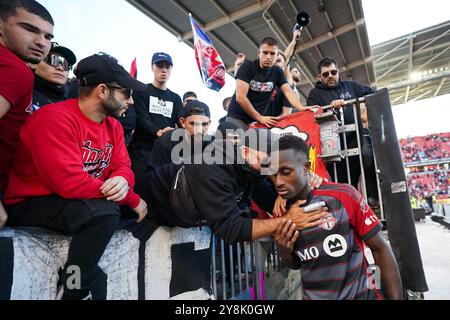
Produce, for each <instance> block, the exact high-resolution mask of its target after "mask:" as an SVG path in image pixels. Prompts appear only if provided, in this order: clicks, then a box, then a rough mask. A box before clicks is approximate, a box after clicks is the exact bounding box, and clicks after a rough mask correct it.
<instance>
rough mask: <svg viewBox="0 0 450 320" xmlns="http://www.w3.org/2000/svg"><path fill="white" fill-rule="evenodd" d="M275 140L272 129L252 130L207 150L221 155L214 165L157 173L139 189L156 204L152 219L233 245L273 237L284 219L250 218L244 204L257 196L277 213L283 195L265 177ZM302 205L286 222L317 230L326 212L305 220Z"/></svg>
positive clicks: (172, 168)
mask: <svg viewBox="0 0 450 320" xmlns="http://www.w3.org/2000/svg"><path fill="white" fill-rule="evenodd" d="M274 139H275V138H274V137H273V135H272V134H271V133H270V131H268V130H266V129H249V130H247V131H246V132H245V134H243V135H241V137H240V140H239V141H240V143H239V144H237V145H236V144H235V143H234V142H233V141H232V140H231V139H228V140H225V141H224V140H215V141H214V142H213V143H211V144H210V145H209V146H208V148H207V149H209V148H211V150H214V151H215V155H216V157H214V159H213V160H214V161H209V160H210V159H204V161H205V162H204V163H202V164H186V165H184V166H182V167H181V168H180V167H179V166H175V165H164V166H161V167H159V168H157V169H155V170H153V171H151V172H150V173H148V174H147V175H146V176H145V177H144V178H143V179H142V180H141V181H140V182H138V184H137V185H136V192H137V193H138V194H139V195H140V196H141V197H142V198H143V199H144V200H145V201H147V202H149V203H151V206H150V209H149V218H150V219H152V220H154V221H155V222H156V223H157V224H159V225H165V226H169V227H174V226H179V227H184V228H186V227H187V228H189V227H195V226H201V225H205V224H206V225H208V226H209V227H210V228H211V230H212V231H213V232H214V233H215V234H217V235H218V236H220V237H221V238H222V239H223V240H225V241H226V242H227V243H230V244H231V243H236V242H240V241H250V240H256V239H260V238H263V237H266V236H270V235H272V234H273V232H274V231H275V229H276V228H277V226H278V224H279V223H280V221H281V220H282V218H274V219H269V220H258V219H251V218H245V217H243V216H242V209H241V207H240V206H239V204H240V202H241V201H246V200H247V199H248V197H249V196H250V195H251V198H252V199H253V201H255V202H256V203H257V204H258V206H259V207H260V208H262V209H264V210H266V211H267V212H271V211H272V209H273V206H274V202H275V199H276V197H277V194H276V191H275V190H274V188H273V184H272V183H271V182H270V181H268V180H267V179H265V177H264V176H262V175H261V174H262V172H263V170H264V168H263V166H264V164H265V163H266V162H265V160H267V152H268V151H269V149H270V146H271V144H272V142H273V141H274ZM225 151H228V152H229V151H234V152H231V153H226V152H225ZM222 156H223V157H224V158H226V159H224V158H223V157H222ZM300 204H301V202H298V203H297V204H296V205H294V206H292V207H291V208H290V209H289V210H288V211H287V215H286V219H291V220H292V221H293V222H295V224H296V226H297V228H298V229H299V230H302V229H304V228H308V227H311V226H315V225H317V224H318V223H319V219H320V218H322V217H323V216H324V213H323V209H322V210H321V209H319V210H316V211H314V212H312V213H311V214H304V213H303V209H301V208H300V207H299V205H300Z"/></svg>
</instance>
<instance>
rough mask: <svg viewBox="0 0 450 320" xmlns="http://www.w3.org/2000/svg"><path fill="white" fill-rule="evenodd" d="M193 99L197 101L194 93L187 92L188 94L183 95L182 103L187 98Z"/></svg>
mask: <svg viewBox="0 0 450 320" xmlns="http://www.w3.org/2000/svg"><path fill="white" fill-rule="evenodd" d="M191 97H192V98H195V99H197V95H196V94H195V92H194V91H188V92H186V93H185V94H183V102H184V100H186V99H187V98H191Z"/></svg>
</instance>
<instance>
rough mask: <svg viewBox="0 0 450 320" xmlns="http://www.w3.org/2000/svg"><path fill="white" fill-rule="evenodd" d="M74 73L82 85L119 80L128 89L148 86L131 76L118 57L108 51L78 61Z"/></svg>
mask: <svg viewBox="0 0 450 320" xmlns="http://www.w3.org/2000/svg"><path fill="white" fill-rule="evenodd" d="M74 74H75V75H76V77H77V78H78V80H79V81H80V85H81V86H82V87H83V86H97V85H99V84H101V83H104V84H107V83H112V82H117V83H118V84H120V85H121V86H123V87H124V88H126V89H133V90H136V91H141V90H145V89H146V88H147V86H146V85H145V84H143V83H142V82H140V81H137V80H136V79H134V78H133V77H131V76H130V74H129V73H128V71H126V70H125V69H124V68H123V67H122V66H121V65H120V64H119V62H118V61H117V59H116V58H114V57H112V56H110V55H107V54H106V53H99V54H94V55H92V56H89V57H87V58H84V59H83V60H81V61H80V62H79V63H78V65H77V67H76V69H75V71H74Z"/></svg>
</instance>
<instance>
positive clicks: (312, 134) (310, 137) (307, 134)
mask: <svg viewBox="0 0 450 320" xmlns="http://www.w3.org/2000/svg"><path fill="white" fill-rule="evenodd" d="M251 127H252V128H265V126H263V125H262V124H259V123H256V124H253V125H251ZM270 131H271V132H272V133H274V134H276V135H277V136H278V137H282V136H284V135H288V134H293V135H296V136H298V137H300V138H302V139H303V140H305V141H306V143H307V144H308V147H309V161H310V162H311V172H313V173H316V174H317V175H319V176H320V177H322V178H325V179H328V181H331V178H330V176H329V174H328V171H327V168H326V166H325V164H324V163H323V161H322V159H321V158H320V156H321V155H322V145H321V142H320V126H319V125H318V124H317V123H316V121H315V119H314V113H313V112H297V113H294V114H291V115H289V116H285V117H280V120H279V121H278V122H277V125H276V126H275V127H273V128H271V129H270Z"/></svg>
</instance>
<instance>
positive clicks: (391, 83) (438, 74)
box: [372, 20, 450, 104]
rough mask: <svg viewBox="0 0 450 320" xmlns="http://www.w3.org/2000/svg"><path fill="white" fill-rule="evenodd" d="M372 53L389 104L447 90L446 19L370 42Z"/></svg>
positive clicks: (449, 47)
mask: <svg viewBox="0 0 450 320" xmlns="http://www.w3.org/2000/svg"><path fill="white" fill-rule="evenodd" d="M372 55H373V61H374V65H375V73H376V77H377V86H378V88H382V87H387V88H389V92H390V95H391V100H392V103H393V104H402V103H406V102H411V101H415V100H419V99H427V98H431V97H435V96H438V95H443V94H448V93H450V81H448V80H449V79H448V78H449V77H450V70H449V68H450V20H449V21H447V22H444V23H441V24H439V25H436V26H432V27H429V28H426V29H423V30H420V31H417V32H413V33H411V34H408V35H405V36H402V37H398V38H395V39H392V40H389V41H386V42H383V43H380V44H377V45H374V46H372Z"/></svg>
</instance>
